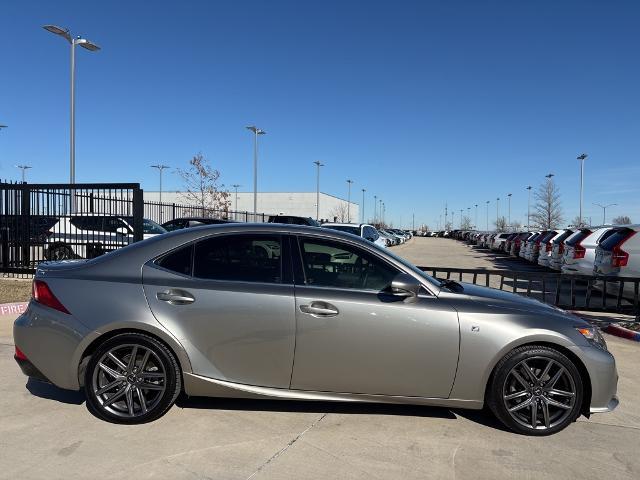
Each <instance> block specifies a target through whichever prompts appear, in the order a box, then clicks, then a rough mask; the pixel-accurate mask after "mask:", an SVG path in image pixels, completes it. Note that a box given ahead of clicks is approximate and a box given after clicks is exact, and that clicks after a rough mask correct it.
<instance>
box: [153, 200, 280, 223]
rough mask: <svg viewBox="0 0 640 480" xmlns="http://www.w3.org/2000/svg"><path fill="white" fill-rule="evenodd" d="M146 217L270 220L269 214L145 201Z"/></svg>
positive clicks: (157, 218) (167, 219)
mask: <svg viewBox="0 0 640 480" xmlns="http://www.w3.org/2000/svg"><path fill="white" fill-rule="evenodd" d="M144 217H145V218H148V219H150V220H153V221H154V222H158V223H160V224H162V223H164V222H167V221H169V220H173V219H175V218H186V217H192V218H201V217H204V218H218V219H222V220H232V221H235V222H258V223H264V222H267V221H268V220H269V214H267V213H256V214H254V213H253V212H246V211H243V212H241V211H235V210H225V209H216V208H210V207H205V206H201V205H186V204H181V203H165V202H162V203H160V202H144Z"/></svg>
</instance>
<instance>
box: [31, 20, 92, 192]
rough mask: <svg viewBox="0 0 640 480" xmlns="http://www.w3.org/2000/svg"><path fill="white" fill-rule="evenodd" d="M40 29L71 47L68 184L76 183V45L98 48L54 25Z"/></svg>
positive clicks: (67, 30) (90, 49)
mask: <svg viewBox="0 0 640 480" xmlns="http://www.w3.org/2000/svg"><path fill="white" fill-rule="evenodd" d="M42 28H44V29H45V30H47V31H48V32H51V33H53V34H55V35H59V36H61V37H62V38H64V39H65V40H66V41H67V42H69V44H70V45H71V127H70V139H69V140H70V149H69V150H70V153H69V183H71V184H74V183H76V105H75V101H76V100H75V76H76V45H80V46H81V47H82V48H85V49H87V50H89V51H90V52H95V51H98V50H100V47H99V46H98V45H96V44H95V43H93V42H91V41H89V40H87V39H86V38H82V37H80V36H77V37H75V38H73V37H72V36H71V33H69V29H68V28H62V27H58V26H56V25H44V26H43V27H42Z"/></svg>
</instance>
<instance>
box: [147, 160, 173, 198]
mask: <svg viewBox="0 0 640 480" xmlns="http://www.w3.org/2000/svg"><path fill="white" fill-rule="evenodd" d="M151 168H157V169H158V172H159V173H160V203H162V171H163V170H164V169H165V168H169V165H162V164H158V165H151Z"/></svg>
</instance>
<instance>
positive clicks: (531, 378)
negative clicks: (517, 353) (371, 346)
mask: <svg viewBox="0 0 640 480" xmlns="http://www.w3.org/2000/svg"><path fill="white" fill-rule="evenodd" d="M522 366H523V367H524V371H525V372H527V376H528V377H529V379H530V380H531V381H532V382H533V383H536V382H537V381H538V377H536V376H535V375H534V373H533V372H532V371H531V369H530V368H529V365H527V362H524V361H523V362H522Z"/></svg>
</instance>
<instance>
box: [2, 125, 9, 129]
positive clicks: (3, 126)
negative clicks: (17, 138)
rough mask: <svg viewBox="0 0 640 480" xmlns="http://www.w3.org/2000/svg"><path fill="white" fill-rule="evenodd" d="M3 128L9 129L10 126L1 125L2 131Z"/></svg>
mask: <svg viewBox="0 0 640 480" xmlns="http://www.w3.org/2000/svg"><path fill="white" fill-rule="evenodd" d="M3 128H8V125H0V130H2V129H3Z"/></svg>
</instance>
